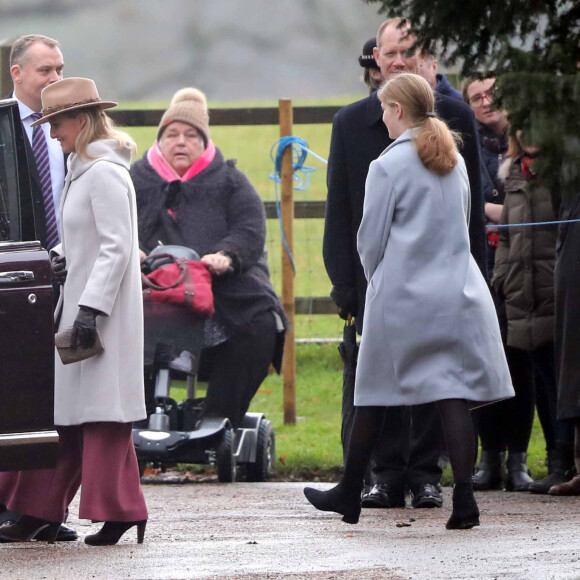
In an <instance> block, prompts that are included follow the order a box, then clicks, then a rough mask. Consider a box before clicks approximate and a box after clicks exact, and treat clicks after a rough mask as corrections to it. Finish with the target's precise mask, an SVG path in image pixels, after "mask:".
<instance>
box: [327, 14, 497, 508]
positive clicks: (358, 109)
mask: <svg viewBox="0 0 580 580" xmlns="http://www.w3.org/2000/svg"><path fill="white" fill-rule="evenodd" d="M414 42H415V38H414V37H413V36H412V34H411V33H410V23H409V22H408V21H407V20H405V19H399V18H395V19H391V20H387V21H385V22H383V24H382V25H381V27H380V28H379V32H378V34H377V46H376V47H375V49H374V56H375V60H376V62H377V65H378V67H379V69H380V71H381V73H382V75H383V78H384V79H388V78H390V77H391V76H392V75H394V74H397V73H399V72H403V71H406V72H414V73H417V72H418V71H419V64H420V57H419V55H418V53H417V51H416V50H415V49H414V48H412V47H413V45H414ZM435 103H436V105H435V106H436V111H437V114H438V115H439V116H440V117H441V118H442V119H444V120H445V121H446V122H447V123H448V124H449V126H450V127H451V129H453V130H455V131H457V132H459V133H460V134H461V135H462V137H463V144H462V146H461V154H462V155H463V157H464V158H465V163H466V166H467V171H468V174H469V182H470V187H471V215H470V223H469V236H470V243H471V252H472V254H473V256H474V258H475V260H476V261H477V263H478V265H479V267H480V268H481V270H482V272H483V273H484V275H486V271H485V226H484V216H483V202H482V197H481V184H480V172H479V145H478V141H477V132H476V128H475V121H474V117H473V113H472V111H471V110H470V108H469V107H467V106H465V105H464V104H463V103H461V102H459V101H457V100H454V99H451V98H449V97H445V96H443V95H440V94H439V93H436V101H435ZM391 142H392V141H391V139H389V135H388V131H387V129H386V127H385V125H384V124H383V122H382V109H381V105H380V102H379V99H378V97H377V95H376V93H371V95H369V96H368V97H367V98H365V99H362V100H360V101H357V102H355V103H352V104H351V105H347V106H346V107H343V108H342V109H340V111H338V113H337V114H336V116H335V118H334V123H333V128H332V137H331V145H330V155H329V160H328V173H327V186H328V197H327V204H326V220H325V231H324V240H323V255H324V263H325V266H326V270H327V272H328V275H329V277H330V280H331V282H332V285H333V288H332V292H331V296H332V298H333V300H334V301H335V302H336V304H337V306H338V307H339V310H340V315H341V316H342V317H343V318H346V317H347V316H348V315H349V314H351V315H353V316H355V318H356V328H357V332H358V333H359V334H361V333H362V330H363V328H362V322H363V313H364V304H365V294H366V286H367V284H366V279H365V276H364V272H363V269H362V265H361V263H360V259H359V256H358V252H357V248H356V235H357V231H358V228H359V225H360V222H361V219H362V214H363V201H364V194H365V180H366V176H367V172H368V168H369V165H370V163H371V161H373V160H374V159H376V158H377V157H378V156H379V155H380V153H381V152H382V151H383V150H384V149H385V148H386V147H387V146H388V145H389V144H390V143H391ZM392 307H393V308H396V307H397V305H396V304H393V305H392ZM351 404H353V403H351ZM345 411H346V412H345ZM343 414H344V415H345V416H346V415H347V414H348V410H346V409H343ZM411 426H412V428H411ZM440 442H441V425H440V421H439V417H438V415H437V413H436V410H435V406H434V405H433V404H427V405H417V406H415V407H410V408H404V407H391V408H388V409H387V410H386V412H385V423H384V427H383V433H382V436H381V438H380V440H379V442H378V444H377V446H376V448H375V451H374V453H373V459H372V462H371V463H372V481H371V482H368V481H367V484H368V483H372V484H373V487H372V489H371V490H370V493H369V492H366V493H363V498H362V505H363V507H403V506H404V505H405V490H406V488H408V489H409V490H410V492H411V496H412V505H413V507H440V506H441V505H442V503H443V499H442V496H441V493H440V491H439V487H438V484H439V480H440V478H441V469H440V468H439V466H438V459H439V455H440Z"/></svg>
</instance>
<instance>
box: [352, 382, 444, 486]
mask: <svg viewBox="0 0 580 580" xmlns="http://www.w3.org/2000/svg"><path fill="white" fill-rule="evenodd" d="M354 374H355V373H354V372H353V376H352V377H350V378H351V380H348V381H345V383H344V384H343V399H342V432H343V436H342V445H343V450H344V452H345V453H346V449H347V448H348V441H349V438H350V437H349V434H350V430H351V429H352V425H353V422H354V415H355V407H354ZM442 443H443V431H442V427H441V420H440V417H439V413H438V411H437V409H436V407H435V404H434V403H427V404H425V405H415V406H413V407H385V408H384V419H383V426H382V429H381V432H380V435H379V438H378V440H377V443H376V445H375V447H374V449H373V453H372V456H371V462H370V470H369V471H368V472H367V476H366V477H365V479H366V484H367V485H369V484H374V483H386V484H391V485H393V484H394V485H408V486H412V485H415V484H419V483H432V484H434V485H436V484H438V483H439V481H440V479H441V469H440V467H439V455H440V453H441V449H442Z"/></svg>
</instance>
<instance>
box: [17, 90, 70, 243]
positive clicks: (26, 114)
mask: <svg viewBox="0 0 580 580" xmlns="http://www.w3.org/2000/svg"><path fill="white" fill-rule="evenodd" d="M16 100H17V101H18V109H19V111H20V118H21V119H22V126H23V127H24V130H25V131H26V135H27V137H28V140H29V141H30V145H31V146H32V131H33V128H32V127H31V126H30V125H31V124H32V122H33V121H32V118H31V117H30V115H32V114H33V113H35V111H33V110H32V109H31V108H30V107H27V106H26V105H25V104H24V103H23V102H22V101H20V100H18V99H16ZM40 127H41V128H42V130H43V131H44V135H45V137H46V144H47V146H48V160H49V163H50V179H51V181H52V198H53V201H54V211H55V214H56V223H57V226H58V231H59V237H60V215H59V214H60V212H59V208H60V200H61V198H62V189H63V187H64V175H65V168H64V153H63V152H62V149H61V146H60V143H59V142H58V141H57V140H56V139H51V138H50V123H43V124H42V125H40Z"/></svg>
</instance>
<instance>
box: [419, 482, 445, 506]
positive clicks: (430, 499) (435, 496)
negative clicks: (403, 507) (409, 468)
mask: <svg viewBox="0 0 580 580" xmlns="http://www.w3.org/2000/svg"><path fill="white" fill-rule="evenodd" d="M411 505H412V506H413V507H414V508H435V507H438V508H440V507H441V506H442V505H443V496H442V495H441V492H440V491H439V489H438V488H437V486H436V485H434V484H432V483H418V484H417V485H412V486H411Z"/></svg>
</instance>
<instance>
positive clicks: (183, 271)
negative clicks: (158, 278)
mask: <svg viewBox="0 0 580 580" xmlns="http://www.w3.org/2000/svg"><path fill="white" fill-rule="evenodd" d="M150 258H155V259H156V260H158V259H159V258H167V259H169V264H176V265H177V267H178V268H179V276H178V277H177V280H176V281H175V282H174V283H173V284H171V285H170V286H160V285H159V284H157V283H156V282H154V281H153V280H151V279H150V278H149V277H148V276H146V275H145V274H141V281H142V283H143V286H144V287H146V288H152V289H153V290H169V289H170V288H175V287H176V286H179V285H180V284H181V283H183V282H184V280H185V279H186V278H187V277H188V275H189V280H190V281H191V273H190V272H189V264H188V263H187V260H186V259H185V258H176V257H175V256H172V255H171V254H157V255H155V256H151V257H150ZM150 258H145V259H144V260H143V261H142V262H146V261H147V260H149V259H150ZM191 287H192V288H193V282H191ZM186 291H187V284H186Z"/></svg>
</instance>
